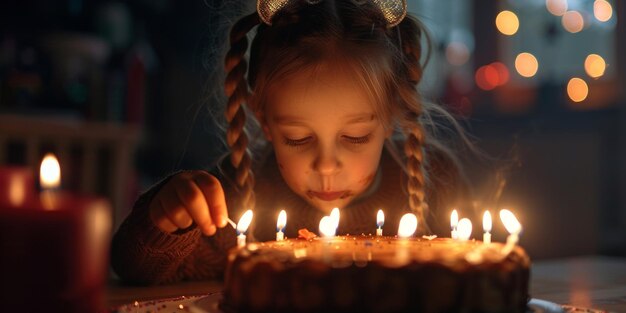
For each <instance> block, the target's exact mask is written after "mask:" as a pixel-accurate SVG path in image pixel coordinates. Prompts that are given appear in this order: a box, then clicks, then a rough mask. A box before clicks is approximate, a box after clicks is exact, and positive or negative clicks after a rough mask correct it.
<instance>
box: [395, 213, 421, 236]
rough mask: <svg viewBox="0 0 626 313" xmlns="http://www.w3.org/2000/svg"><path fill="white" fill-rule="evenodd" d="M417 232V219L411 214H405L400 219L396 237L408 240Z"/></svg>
mask: <svg viewBox="0 0 626 313" xmlns="http://www.w3.org/2000/svg"><path fill="white" fill-rule="evenodd" d="M416 230H417V217H416V216H415V214H413V213H407V214H404V215H403V216H402V218H401V219H400V226H399V227H398V237H400V238H408V237H411V236H413V234H414V233H415V231H416Z"/></svg>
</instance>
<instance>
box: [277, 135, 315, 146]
mask: <svg viewBox="0 0 626 313" xmlns="http://www.w3.org/2000/svg"><path fill="white" fill-rule="evenodd" d="M311 139H312V137H310V136H309V137H304V138H300V139H291V138H287V137H285V139H284V143H285V144H286V145H288V146H302V145H305V144H307V143H308V142H309V141H311Z"/></svg>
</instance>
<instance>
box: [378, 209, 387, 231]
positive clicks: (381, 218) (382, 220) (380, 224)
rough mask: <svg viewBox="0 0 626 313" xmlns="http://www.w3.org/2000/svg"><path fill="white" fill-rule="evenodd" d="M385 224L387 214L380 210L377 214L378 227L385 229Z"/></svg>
mask: <svg viewBox="0 0 626 313" xmlns="http://www.w3.org/2000/svg"><path fill="white" fill-rule="evenodd" d="M384 224H385V213H383V210H378V213H377V214H376V226H378V227H383V225H384Z"/></svg>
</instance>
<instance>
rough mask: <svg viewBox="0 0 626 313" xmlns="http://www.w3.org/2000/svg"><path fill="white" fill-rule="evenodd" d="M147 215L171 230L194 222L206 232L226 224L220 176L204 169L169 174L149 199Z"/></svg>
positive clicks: (168, 230)
mask: <svg viewBox="0 0 626 313" xmlns="http://www.w3.org/2000/svg"><path fill="white" fill-rule="evenodd" d="M149 209H150V219H151V220H152V222H153V223H154V224H155V225H156V226H157V227H158V228H159V229H161V230H162V231H165V232H168V233H171V232H174V231H176V230H178V229H185V228H187V227H189V226H191V224H192V223H194V222H195V223H196V225H198V227H199V228H200V230H202V232H203V233H204V234H205V235H208V236H211V235H213V234H215V232H216V231H217V227H220V228H222V227H224V226H226V219H227V218H228V212H227V210H226V200H225V198H224V190H223V189H222V185H221V184H220V182H219V180H217V178H215V177H214V176H213V175H211V174H209V173H207V172H204V171H190V172H183V173H180V174H177V175H175V176H174V177H172V178H170V180H169V181H168V182H167V183H166V184H165V185H164V186H163V187H161V190H159V192H158V193H157V194H156V195H155V197H154V199H152V202H151V203H150V208H149Z"/></svg>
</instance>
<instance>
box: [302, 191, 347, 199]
mask: <svg viewBox="0 0 626 313" xmlns="http://www.w3.org/2000/svg"><path fill="white" fill-rule="evenodd" d="M307 196H309V198H318V199H320V200H322V201H333V200H337V199H345V198H347V197H349V196H350V192H349V191H348V190H343V191H328V192H326V191H324V192H322V191H311V190H309V191H307Z"/></svg>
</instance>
